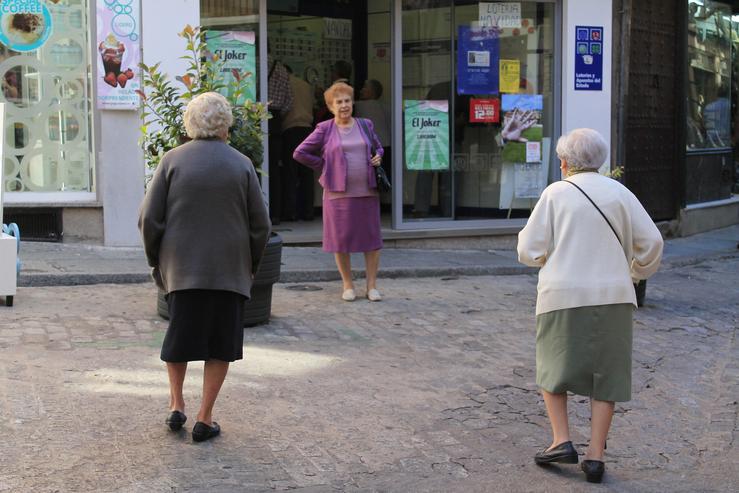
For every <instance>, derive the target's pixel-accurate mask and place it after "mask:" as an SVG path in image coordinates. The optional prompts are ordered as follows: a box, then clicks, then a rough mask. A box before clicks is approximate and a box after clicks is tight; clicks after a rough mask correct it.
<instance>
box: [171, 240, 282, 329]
mask: <svg viewBox="0 0 739 493" xmlns="http://www.w3.org/2000/svg"><path fill="white" fill-rule="evenodd" d="M281 265H282V237H281V236H280V235H278V234H277V233H272V234H271V236H270V238H269V241H268V242H267V247H266V248H265V250H264V256H263V257H262V263H261V265H260V266H259V270H258V271H257V275H256V276H255V277H254V284H253V285H252V288H251V299H250V300H247V301H245V302H244V327H253V326H255V325H259V324H263V323H265V322H267V321H269V315H270V312H271V311H272V285H273V284H274V283H276V282H277V281H279V280H280V266H281ZM157 313H159V315H160V316H161V317H162V318H165V319H167V320H169V308H168V306H167V301H166V300H165V299H164V291H162V290H161V289H160V290H159V292H158V293H157Z"/></svg>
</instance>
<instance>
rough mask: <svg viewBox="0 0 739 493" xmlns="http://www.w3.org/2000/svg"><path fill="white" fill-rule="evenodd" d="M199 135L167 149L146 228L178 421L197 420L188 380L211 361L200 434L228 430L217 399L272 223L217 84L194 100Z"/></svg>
mask: <svg viewBox="0 0 739 493" xmlns="http://www.w3.org/2000/svg"><path fill="white" fill-rule="evenodd" d="M184 121H185V129H186V130H187V135H188V136H189V137H190V138H192V139H193V140H192V141H191V142H188V143H186V144H184V145H182V146H179V147H177V148H176V149H173V150H171V151H169V152H168V153H166V154H165V155H164V157H163V158H162V160H161V162H160V163H159V166H158V167H157V169H156V172H155V173H154V177H153V179H152V181H151V183H150V185H149V190H148V191H147V193H146V197H145V198H144V202H143V204H142V206H141V212H140V216H139V229H140V230H141V236H142V238H143V241H144V247H145V251H146V258H147V260H148V262H149V265H150V266H151V267H152V268H153V273H152V275H153V277H154V280H155V282H156V284H157V286H159V287H160V288H161V289H163V290H164V291H165V292H166V293H167V303H168V305H169V314H170V323H169V328H168V329H167V333H166V335H165V337H164V342H163V344H162V352H161V358H162V360H163V361H165V362H166V363H167V372H168V374H169V387H170V401H169V410H170V413H169V415H168V417H167V419H166V423H167V424H168V425H169V427H170V428H171V429H172V430H173V431H177V430H179V429H180V428H182V425H183V424H184V423H185V421H186V420H187V418H186V416H185V400H184V398H183V396H182V385H183V382H184V379H185V372H186V371H187V363H188V362H189V361H205V371H204V381H203V397H202V402H201V405H200V411H199V412H198V415H197V423H195V426H194V427H193V429H192V437H193V440H195V441H203V440H207V439H209V438H212V437H214V436H216V435H218V434H219V433H220V427H219V426H218V423H216V422H215V421H213V418H212V412H213V405H214V403H215V401H216V398H217V396H218V392H219V391H220V389H221V385H222V384H223V381H224V379H225V378H226V373H227V372H228V366H229V363H230V362H232V361H235V360H238V359H242V357H243V349H242V346H243V343H244V331H243V323H242V322H243V306H244V301H245V300H246V299H248V298H249V296H250V291H251V287H252V279H253V277H254V274H255V273H256V271H257V269H258V268H259V263H260V260H261V259H262V254H263V253H264V248H265V246H266V245H267V240H268V237H269V233H270V222H269V215H268V213H267V207H266V205H265V202H264V198H263V197H262V192H261V189H260V187H259V179H258V177H257V173H256V172H255V170H254V166H253V165H252V163H251V161H250V160H249V158H247V157H246V156H244V155H243V154H241V153H239V152H238V151H236V150H235V149H233V148H232V147H230V146H229V145H228V144H227V143H226V141H227V139H228V128H229V127H230V126H231V124H232V121H233V119H232V115H231V106H230V105H229V103H228V101H227V100H226V99H225V98H224V97H223V96H221V95H220V94H217V93H214V92H210V93H205V94H202V95H200V96H198V97H196V98H195V99H193V100H192V101H191V102H190V103H189V104H188V105H187V109H186V110H185V114H184Z"/></svg>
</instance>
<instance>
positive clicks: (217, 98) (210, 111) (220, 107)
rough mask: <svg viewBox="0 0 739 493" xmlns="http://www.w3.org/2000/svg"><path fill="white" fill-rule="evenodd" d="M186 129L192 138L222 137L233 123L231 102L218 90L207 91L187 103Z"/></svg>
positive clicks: (184, 116)
mask: <svg viewBox="0 0 739 493" xmlns="http://www.w3.org/2000/svg"><path fill="white" fill-rule="evenodd" d="M183 118H184V120H185V130H186V131H187V136H188V137H190V138H191V139H209V138H213V137H220V136H221V135H223V132H224V131H227V130H228V128H229V127H230V126H231V124H233V115H232V114H231V104H230V103H229V102H228V100H227V99H226V98H224V97H223V96H221V95H220V94H218V93H217V92H206V93H203V94H201V95H200V96H197V97H196V98H194V99H193V100H192V101H190V102H189V103H187V108H186V109H185V114H184V115H183Z"/></svg>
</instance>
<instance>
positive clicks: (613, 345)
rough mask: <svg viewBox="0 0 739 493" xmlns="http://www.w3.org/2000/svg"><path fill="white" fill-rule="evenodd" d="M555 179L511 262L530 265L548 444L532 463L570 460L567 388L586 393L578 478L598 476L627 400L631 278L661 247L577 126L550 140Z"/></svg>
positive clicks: (602, 148) (574, 459) (654, 260)
mask: <svg viewBox="0 0 739 493" xmlns="http://www.w3.org/2000/svg"><path fill="white" fill-rule="evenodd" d="M557 156H558V157H559V159H560V161H561V166H560V167H561V169H562V175H563V177H564V178H565V179H563V180H561V181H558V182H555V183H553V184H551V185H549V186H548V187H547V188H546V189H545V190H544V192H543V193H542V194H541V198H540V199H539V201H538V202H537V204H536V206H535V207H534V210H533V212H532V213H531V217H529V220H528V222H527V223H526V226H525V227H524V228H523V230H521V232H520V233H519V235H518V246H517V250H518V259H519V261H520V262H521V263H524V264H526V265H528V266H531V267H540V268H541V270H540V271H539V283H538V286H537V291H538V295H537V299H536V384H537V385H538V386H539V388H540V389H541V393H542V396H543V398H544V404H545V406H546V410H547V414H548V416H549V422H550V425H551V427H552V435H553V436H552V442H551V445H550V446H548V447H546V448H545V449H544V450H542V451H541V452H538V453H537V454H536V455H535V456H534V461H535V463H536V464H539V465H546V464H551V463H563V464H577V463H578V460H579V458H578V453H577V450H576V449H575V447H574V446H573V444H572V442H571V441H570V429H569V425H568V419H567V392H572V393H574V394H577V395H582V396H586V397H590V403H591V404H590V407H591V424H590V428H591V430H590V444H589V446H588V451H587V452H586V454H585V459H584V460H583V462H582V464H581V469H582V470H583V472H584V473H585V477H586V479H587V481H589V482H594V483H599V482H601V480H602V478H603V474H604V471H605V465H604V462H603V456H604V452H603V451H604V449H605V446H606V437H607V436H608V430H609V429H610V427H611V420H612V418H613V410H614V403H615V402H625V401H628V400H630V399H631V347H632V327H633V311H634V309H635V308H636V306H637V301H636V295H635V293H634V286H633V284H632V282H633V281H634V280H638V279H647V278H648V277H650V276H652V275H653V274H654V273H655V272H657V269H658V268H659V264H660V260H661V258H662V248H663V241H662V235H661V234H660V232H659V230H658V229H657V227H656V226H655V225H654V222H653V221H652V219H651V218H650V217H649V214H648V213H647V211H646V210H644V207H643V206H642V205H641V204H640V203H639V200H638V199H637V198H636V197H635V196H634V194H633V193H631V192H630V191H629V190H628V189H627V188H626V187H624V186H623V185H622V184H621V183H619V182H618V181H616V180H613V179H611V178H608V177H606V176H603V175H601V174H599V173H598V168H600V167H601V165H602V164H603V163H604V162H605V160H606V158H607V157H608V145H607V144H606V141H605V139H604V138H603V136H602V135H601V134H600V133H598V132H597V131H595V130H592V129H589V128H580V129H575V130H572V131H571V132H570V133H568V134H566V135H563V136H562V137H561V138H560V139H559V141H558V142H557Z"/></svg>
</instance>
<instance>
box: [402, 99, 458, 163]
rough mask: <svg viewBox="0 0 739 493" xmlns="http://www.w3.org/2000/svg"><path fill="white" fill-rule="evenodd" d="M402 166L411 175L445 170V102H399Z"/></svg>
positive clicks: (446, 153) (446, 156)
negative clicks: (403, 148)
mask: <svg viewBox="0 0 739 493" xmlns="http://www.w3.org/2000/svg"><path fill="white" fill-rule="evenodd" d="M403 114H404V121H405V166H406V168H407V169H408V170H411V171H447V170H448V169H449V101H446V100H440V101H418V100H406V101H404V102H403Z"/></svg>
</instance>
